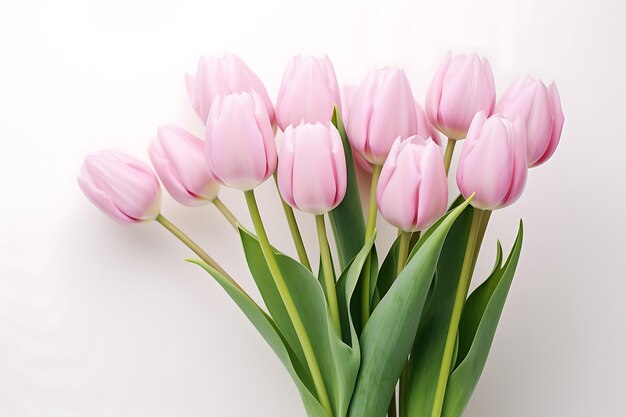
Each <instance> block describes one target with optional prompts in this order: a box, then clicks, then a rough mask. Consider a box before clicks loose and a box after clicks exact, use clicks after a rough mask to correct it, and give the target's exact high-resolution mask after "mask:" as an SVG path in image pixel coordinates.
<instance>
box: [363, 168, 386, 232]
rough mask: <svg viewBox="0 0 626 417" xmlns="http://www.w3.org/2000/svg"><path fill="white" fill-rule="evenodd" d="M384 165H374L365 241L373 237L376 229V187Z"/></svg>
mask: <svg viewBox="0 0 626 417" xmlns="http://www.w3.org/2000/svg"><path fill="white" fill-rule="evenodd" d="M382 169H383V167H382V165H374V168H373V171H372V183H371V184H370V199H369V204H368V206H367V226H366V227H365V241H366V242H367V240H368V239H369V238H370V237H372V235H373V234H374V230H375V229H376V216H377V215H378V207H377V206H376V187H378V179H379V178H380V171H381V170H382Z"/></svg>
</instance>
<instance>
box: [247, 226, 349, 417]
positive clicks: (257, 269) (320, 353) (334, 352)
mask: <svg viewBox="0 0 626 417" xmlns="http://www.w3.org/2000/svg"><path fill="white" fill-rule="evenodd" d="M241 235H242V241H243V242H244V250H245V252H246V259H247V260H248V265H249V267H250V271H251V272H252V275H253V276H254V279H255V280H256V282H257V285H259V291H260V292H261V294H262V295H263V294H266V296H264V299H265V298H267V300H268V301H269V302H270V303H271V304H272V307H271V308H270V306H269V305H268V310H270V313H271V314H272V317H274V314H276V315H277V316H276V317H275V321H276V325H277V327H278V328H279V329H280V330H281V331H283V329H285V332H286V335H287V334H289V332H290V331H291V330H290V329H292V328H293V326H292V325H291V321H290V319H289V316H288V315H287V316H285V315H286V314H287V313H286V310H285V308H284V306H283V304H282V299H281V298H280V295H277V293H274V291H276V292H277V291H278V290H277V289H276V288H275V284H274V282H273V280H271V275H270V276H269V278H268V276H267V274H269V269H268V267H267V264H266V263H265V258H264V257H263V254H262V252H261V247H260V245H259V243H258V241H257V240H256V238H255V237H254V236H252V235H250V234H249V233H246V232H245V231H241ZM276 260H277V262H278V266H279V268H280V270H281V272H282V273H283V276H284V279H285V283H286V285H287V288H288V290H289V293H290V294H291V296H292V298H293V301H294V303H295V305H296V308H297V310H298V312H299V314H300V317H301V319H302V322H303V325H304V328H305V329H306V332H307V334H308V336H309V339H310V342H311V344H312V347H313V351H314V353H315V356H316V359H317V362H318V365H319V367H320V371H321V373H322V378H323V380H324V385H325V386H326V390H327V392H328V396H329V399H330V403H331V406H332V409H333V414H334V415H335V416H343V415H346V413H347V409H348V406H349V403H350V398H351V396H352V391H353V390H354V385H355V383H356V377H357V374H358V369H359V362H360V352H359V347H358V343H357V340H356V335H353V343H352V346H350V345H348V344H346V343H344V342H343V341H342V338H341V335H340V334H338V332H337V331H336V330H335V327H334V324H333V323H332V319H331V317H330V313H329V311H328V306H327V304H326V298H325V296H324V292H323V290H322V286H321V285H320V283H319V281H318V280H317V279H316V278H315V277H314V276H313V274H312V273H311V271H309V270H308V269H306V268H305V267H304V266H302V265H301V264H300V263H299V262H297V261H295V260H294V259H292V258H290V257H288V256H286V255H283V254H280V253H277V254H276ZM270 280H271V281H270ZM344 297H346V298H347V299H350V296H349V294H348V295H344ZM268 301H266V303H267V302H268ZM279 317H280V320H279ZM287 322H288V323H287ZM352 331H354V329H352ZM294 332H295V330H294ZM293 337H295V336H294V335H290V336H289V338H291V339H293ZM285 339H288V338H287V336H286V337H285ZM288 343H289V345H290V346H294V345H297V349H300V350H301V347H300V345H299V342H298V339H297V337H296V338H295V339H294V340H288ZM294 350H296V348H295V347H294ZM303 363H305V362H303ZM307 378H309V376H308V371H307V373H306V374H305V375H303V379H307ZM312 392H315V391H314V390H312Z"/></svg>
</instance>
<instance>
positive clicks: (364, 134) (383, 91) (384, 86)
mask: <svg viewBox="0 0 626 417" xmlns="http://www.w3.org/2000/svg"><path fill="white" fill-rule="evenodd" d="M415 114H416V113H415V100H414V99H413V94H412V92H411V85H410V84H409V80H408V79H407V77H406V74H405V73H404V71H402V70H401V69H398V68H384V69H380V70H375V71H372V72H370V73H369V74H368V75H367V77H366V78H365V80H364V81H363V82H362V83H361V85H360V86H359V88H358V90H357V92H356V94H355V96H354V101H353V103H352V104H351V106H350V113H349V117H348V129H347V130H348V138H349V139H350V144H351V145H352V149H353V150H354V151H355V152H356V153H359V154H360V155H361V156H362V157H363V158H364V159H365V160H367V161H368V162H370V163H373V164H376V165H382V164H383V163H384V162H385V159H386V158H387V154H388V153H389V150H390V149H391V145H392V144H393V142H394V140H395V139H396V138H397V137H401V138H407V137H409V136H412V135H415V134H416V133H417V119H416V117H415Z"/></svg>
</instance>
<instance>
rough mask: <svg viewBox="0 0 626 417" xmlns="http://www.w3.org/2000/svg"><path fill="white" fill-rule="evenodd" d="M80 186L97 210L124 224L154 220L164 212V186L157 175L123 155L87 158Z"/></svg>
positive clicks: (105, 153)
mask: <svg viewBox="0 0 626 417" xmlns="http://www.w3.org/2000/svg"><path fill="white" fill-rule="evenodd" d="M78 185H79V186H80V188H81V189H82V190H83V192H84V193H85V195H86V196H87V198H88V199H89V200H90V201H91V202H92V203H93V204H94V205H95V206H96V207H98V208H99V209H100V210H102V211H103V212H104V213H106V214H107V215H108V216H109V217H111V218H112V219H114V220H117V221H119V222H122V223H137V222H140V221H144V220H154V219H155V218H156V217H157V216H158V215H159V212H160V210H161V187H160V186H159V180H158V179H157V177H156V175H154V172H152V170H151V169H150V167H148V166H147V165H146V164H144V163H143V162H141V161H140V160H138V159H135V158H133V157H132V156H129V155H126V154H124V153H122V152H116V151H102V152H99V153H97V154H94V155H89V156H87V157H86V158H85V161H84V163H83V167H82V170H81V173H80V175H79V176H78Z"/></svg>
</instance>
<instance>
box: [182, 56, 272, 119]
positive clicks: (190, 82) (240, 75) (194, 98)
mask: <svg viewBox="0 0 626 417" xmlns="http://www.w3.org/2000/svg"><path fill="white" fill-rule="evenodd" d="M185 85H186V87H187V94H188V95H189V100H190V101H191V105H192V107H193V109H194V110H195V111H196V113H197V114H198V116H199V117H200V120H202V122H203V123H206V119H207V116H208V114H209V110H210V109H211V105H212V104H213V100H215V98H216V97H217V96H218V95H220V96H226V95H228V94H232V93H241V92H247V93H256V94H257V95H258V96H259V97H260V98H261V100H262V101H263V103H264V104H265V108H266V110H267V114H268V115H269V117H270V120H272V121H274V107H273V105H272V100H270V97H269V95H268V94H267V90H266V89H265V86H264V85H263V83H262V82H261V80H260V79H259V77H257V75H256V74H255V73H254V72H252V70H251V69H250V67H248V66H247V65H246V64H245V62H243V61H242V60H241V58H239V57H238V56H237V55H232V54H228V55H224V56H223V57H221V58H216V57H205V56H203V57H201V58H200V62H199V63H198V70H197V73H196V75H191V74H186V75H185Z"/></svg>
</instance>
